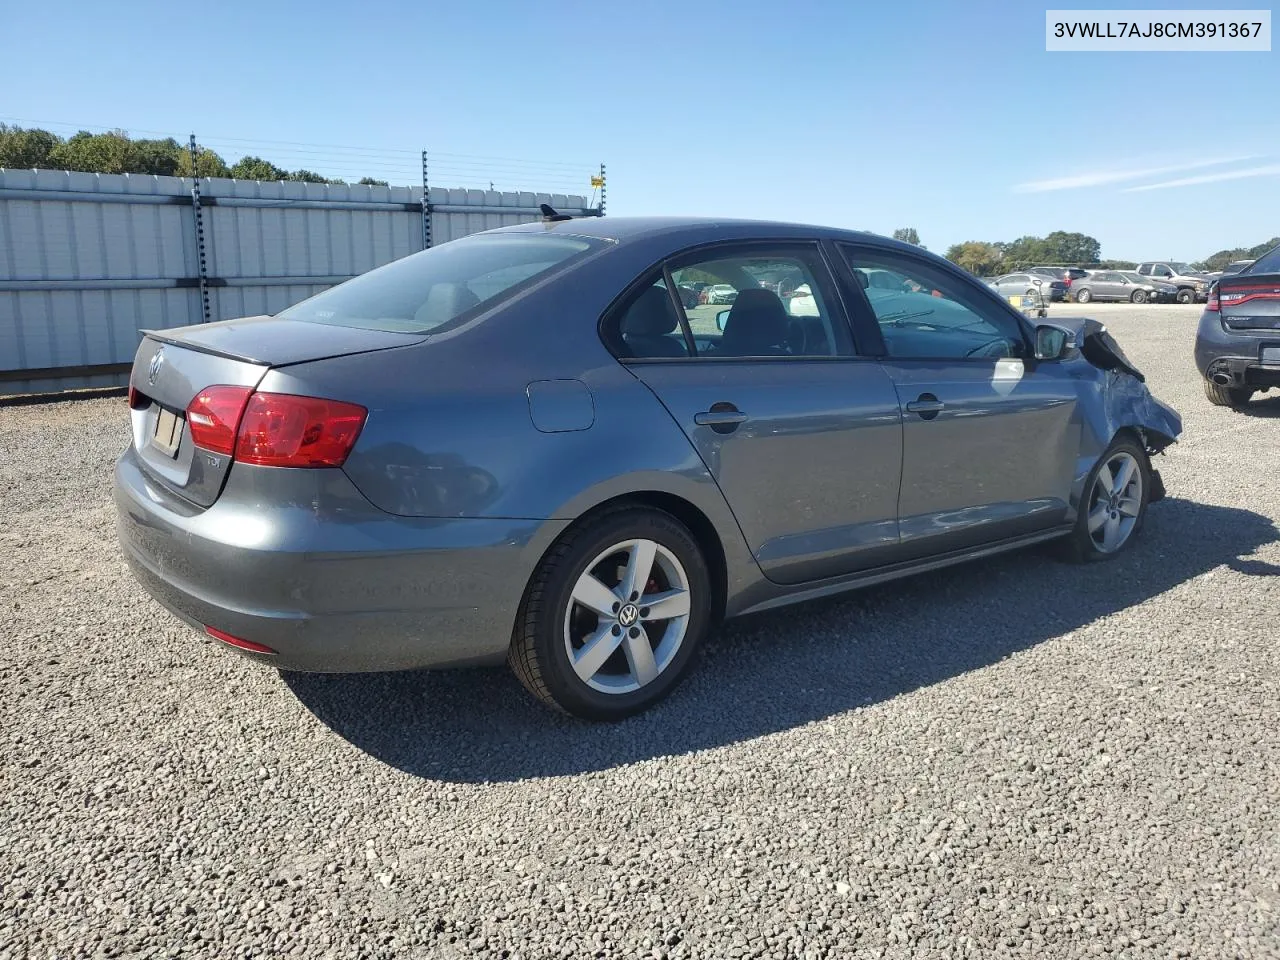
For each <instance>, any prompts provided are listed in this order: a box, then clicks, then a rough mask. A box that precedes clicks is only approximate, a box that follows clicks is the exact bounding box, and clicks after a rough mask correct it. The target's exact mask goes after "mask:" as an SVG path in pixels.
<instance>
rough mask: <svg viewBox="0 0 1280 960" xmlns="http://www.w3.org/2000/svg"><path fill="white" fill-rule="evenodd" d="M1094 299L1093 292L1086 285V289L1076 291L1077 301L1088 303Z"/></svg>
mask: <svg viewBox="0 0 1280 960" xmlns="http://www.w3.org/2000/svg"><path fill="white" fill-rule="evenodd" d="M1092 299H1093V294H1092V293H1090V292H1089V290H1088V288H1087V287H1086V288H1085V289H1084V290H1077V291H1076V303H1088V302H1089V301H1090V300H1092Z"/></svg>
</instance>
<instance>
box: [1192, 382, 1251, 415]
mask: <svg viewBox="0 0 1280 960" xmlns="http://www.w3.org/2000/svg"><path fill="white" fill-rule="evenodd" d="M1204 395H1205V396H1206V397H1208V398H1209V402H1210V403H1212V404H1213V405H1214V406H1215V407H1232V408H1234V409H1236V410H1239V409H1240V408H1241V407H1244V406H1246V405H1247V404H1248V403H1249V401H1250V400H1251V399H1252V398H1253V391H1252V390H1250V389H1249V388H1248V387H1228V386H1226V385H1225V384H1220V383H1214V382H1213V381H1212V380H1206V381H1205V382H1204Z"/></svg>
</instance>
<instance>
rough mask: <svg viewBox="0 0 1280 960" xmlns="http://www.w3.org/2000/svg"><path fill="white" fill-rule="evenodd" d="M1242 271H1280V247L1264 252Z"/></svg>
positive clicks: (1256, 272)
mask: <svg viewBox="0 0 1280 960" xmlns="http://www.w3.org/2000/svg"><path fill="white" fill-rule="evenodd" d="M1240 272H1241V273H1248V274H1255V275H1256V274H1259V273H1280V247H1276V248H1274V249H1273V250H1269V251H1268V252H1266V253H1264V254H1263V255H1262V256H1260V257H1259V258H1258V259H1257V260H1255V261H1253V263H1251V264H1249V265H1248V266H1247V267H1245V268H1244V269H1243V270H1241V271H1240Z"/></svg>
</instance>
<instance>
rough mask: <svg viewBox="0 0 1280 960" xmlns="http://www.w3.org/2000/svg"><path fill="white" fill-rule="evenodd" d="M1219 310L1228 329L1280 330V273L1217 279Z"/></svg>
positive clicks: (1238, 275) (1240, 275)
mask: <svg viewBox="0 0 1280 960" xmlns="http://www.w3.org/2000/svg"><path fill="white" fill-rule="evenodd" d="M1218 312H1219V314H1220V315H1221V317H1222V324H1223V326H1225V327H1226V328H1227V329H1228V330H1275V331H1277V332H1280V273H1262V274H1247V273H1246V274H1237V275H1235V276H1230V277H1223V278H1222V279H1221V280H1219V281H1218Z"/></svg>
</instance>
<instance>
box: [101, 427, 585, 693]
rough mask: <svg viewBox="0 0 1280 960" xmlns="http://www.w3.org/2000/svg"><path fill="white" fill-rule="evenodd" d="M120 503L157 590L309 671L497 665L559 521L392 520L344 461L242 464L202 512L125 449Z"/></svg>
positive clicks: (138, 561)
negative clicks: (303, 465) (320, 465)
mask: <svg viewBox="0 0 1280 960" xmlns="http://www.w3.org/2000/svg"><path fill="white" fill-rule="evenodd" d="M286 475H287V476H286ZM286 487H287V488H288V489H289V490H291V491H292V492H291V495H289V496H288V497H287V498H286V497H285V496H284V491H285V489H286ZM115 502H116V512H117V524H118V532H119V539H120V544H121V547H122V549H123V552H124V555H125V557H126V559H127V560H128V563H129V566H130V568H131V570H132V571H133V573H134V575H135V577H136V578H137V579H138V581H139V582H140V583H141V584H142V585H143V587H144V588H145V589H146V590H147V591H148V592H149V593H150V594H151V595H152V596H153V597H154V598H155V599H156V600H158V601H159V602H160V603H162V604H163V605H164V606H165V607H167V608H168V609H169V610H170V611H172V612H173V613H174V614H176V615H177V616H178V617H180V618H181V619H183V620H184V621H186V622H187V623H189V624H191V625H192V626H193V627H196V628H197V629H203V628H204V627H213V628H214V629H216V630H218V631H221V632H223V633H226V634H230V635H231V636H233V637H237V638H240V639H242V640H247V641H249V642H250V643H253V644H260V645H263V646H266V647H269V648H270V649H271V650H273V651H275V653H274V654H258V653H247V652H246V651H244V650H239V649H238V648H236V649H237V650H238V652H241V653H246V655H247V656H250V657H253V658H254V659H258V660H262V661H264V662H267V663H270V664H272V665H274V666H277V667H279V668H281V669H285V670H300V671H317V672H355V671H370V670H397V669H414V668H422V667H443V666H454V665H461V664H465V663H477V662H490V661H494V660H498V659H501V657H502V656H503V655H504V654H505V652H506V649H507V646H508V644H509V642H510V638H511V629H512V624H513V623H514V620H515V616H516V609H517V607H518V606H519V603H520V599H521V596H522V594H523V591H524V586H525V584H526V583H527V581H528V577H529V575H530V573H531V571H532V569H533V566H534V565H535V564H536V562H537V556H538V555H540V551H541V546H540V545H541V544H542V543H544V542H545V540H546V539H548V538H549V537H550V536H553V535H554V533H555V532H556V530H552V529H549V528H550V527H555V528H562V527H563V525H564V524H563V523H562V522H560V521H538V520H509V519H496V520H495V519H440V520H432V519H423V518H408V517H396V516H392V515H390V514H387V513H384V512H382V511H380V510H378V509H377V508H375V507H373V506H372V505H371V504H369V503H368V501H366V500H365V499H364V498H363V497H362V496H361V495H360V494H359V492H358V491H357V490H356V489H355V487H354V486H353V485H352V484H351V482H350V481H349V480H348V479H347V478H346V475H345V474H344V473H342V471H340V470H314V471H299V470H278V469H274V468H269V467H245V466H243V465H240V464H237V465H236V466H234V467H233V468H232V471H231V474H230V476H229V477H228V480H227V488H226V490H225V491H224V492H223V494H222V496H221V497H220V498H219V500H218V501H217V502H216V503H215V504H214V505H213V506H212V507H210V508H208V509H207V510H199V509H197V508H194V507H192V506H190V505H189V504H186V503H185V501H182V500H181V499H179V498H177V497H174V496H173V495H172V494H170V493H168V492H167V491H166V490H164V489H163V488H161V487H160V486H159V485H158V484H156V483H155V482H153V481H152V480H151V479H150V478H149V477H148V476H147V475H146V474H145V473H144V472H143V471H142V470H141V468H140V466H139V463H138V460H137V458H136V456H135V454H134V453H133V450H132V449H130V450H128V451H127V452H126V453H125V454H124V455H123V456H122V457H121V458H120V459H119V461H118V462H117V464H116V472H115Z"/></svg>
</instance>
